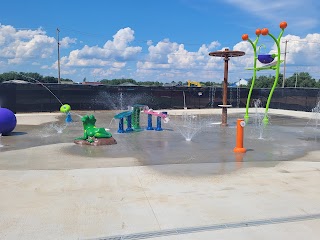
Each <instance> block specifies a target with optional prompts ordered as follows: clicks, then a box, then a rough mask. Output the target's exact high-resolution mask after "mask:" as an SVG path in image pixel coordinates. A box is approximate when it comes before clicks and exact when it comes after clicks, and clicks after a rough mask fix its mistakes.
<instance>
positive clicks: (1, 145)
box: [0, 133, 4, 147]
mask: <svg viewBox="0 0 320 240" xmlns="http://www.w3.org/2000/svg"><path fill="white" fill-rule="evenodd" d="M1 138H2V133H0V147H4V145H3V144H2V143H1Z"/></svg>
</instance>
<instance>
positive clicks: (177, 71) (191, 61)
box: [137, 39, 220, 80]
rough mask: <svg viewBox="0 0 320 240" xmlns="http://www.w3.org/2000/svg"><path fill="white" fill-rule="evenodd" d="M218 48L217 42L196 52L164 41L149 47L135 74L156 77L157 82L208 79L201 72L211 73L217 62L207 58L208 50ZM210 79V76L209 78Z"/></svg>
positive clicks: (181, 45) (167, 40)
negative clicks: (171, 79)
mask: <svg viewBox="0 0 320 240" xmlns="http://www.w3.org/2000/svg"><path fill="white" fill-rule="evenodd" d="M218 46H220V44H219V43H218V42H212V43H210V44H209V45H205V44H203V45H201V46H200V47H199V49H198V51H195V52H191V51H188V50H187V49H185V46H184V44H178V43H176V42H170V40H169V39H164V40H162V41H160V42H158V43H157V44H156V45H150V46H149V48H148V55H147V56H146V58H145V60H144V61H138V63H137V73H138V74H140V76H141V75H146V76H148V75H149V76H154V77H155V76H156V78H158V79H157V80H163V79H164V78H176V79H179V78H180V79H184V78H188V77H189V78H195V77H197V78H199V73H201V77H203V78H210V76H209V75H207V74H203V71H204V72H206V71H212V70H213V67H214V64H213V63H216V62H217V60H216V59H213V58H211V57H210V56H209V52H210V50H212V49H214V48H216V47H218ZM211 77H212V76H211Z"/></svg>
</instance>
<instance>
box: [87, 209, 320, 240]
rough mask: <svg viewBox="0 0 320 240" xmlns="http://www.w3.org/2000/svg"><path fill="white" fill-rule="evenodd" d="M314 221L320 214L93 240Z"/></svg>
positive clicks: (162, 235)
mask: <svg viewBox="0 0 320 240" xmlns="http://www.w3.org/2000/svg"><path fill="white" fill-rule="evenodd" d="M312 219H320V214H308V215H299V216H291V217H280V218H270V219H261V220H254V221H244V222H236V223H224V224H216V225H209V226H199V227H188V228H175V229H168V230H160V231H153V232H142V233H134V234H128V235H121V236H111V237H102V238H96V239H92V240H139V239H148V238H155V237H164V236H172V235H180V234H188V233H195V232H204V231H216V230H221V229H232V228H243V227H252V226H261V225H271V224H277V223H289V222H298V221H306V220H312Z"/></svg>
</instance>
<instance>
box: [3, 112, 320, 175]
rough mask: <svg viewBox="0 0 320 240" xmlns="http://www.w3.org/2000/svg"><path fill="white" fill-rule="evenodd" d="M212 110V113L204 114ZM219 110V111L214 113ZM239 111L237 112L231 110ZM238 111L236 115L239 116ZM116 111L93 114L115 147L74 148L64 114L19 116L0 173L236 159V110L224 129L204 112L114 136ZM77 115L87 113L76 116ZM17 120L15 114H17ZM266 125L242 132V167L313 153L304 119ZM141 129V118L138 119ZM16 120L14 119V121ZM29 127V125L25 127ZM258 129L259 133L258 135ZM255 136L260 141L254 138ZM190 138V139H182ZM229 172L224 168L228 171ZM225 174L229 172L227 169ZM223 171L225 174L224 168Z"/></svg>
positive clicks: (75, 130) (74, 128) (73, 132)
mask: <svg viewBox="0 0 320 240" xmlns="http://www.w3.org/2000/svg"><path fill="white" fill-rule="evenodd" d="M208 111H211V110H208ZM217 111H218V110H217ZM236 111H238V113H237V112H236ZM239 111H240V112H239ZM115 113H116V111H100V112H94V113H93V114H94V115H95V116H96V119H97V124H98V125H99V126H101V127H106V128H109V129H110V132H111V133H112V134H113V136H114V138H115V139H116V140H117V142H118V144H117V145H114V146H100V147H92V146H79V145H75V144H74V143H73V139H74V138H75V137H77V136H78V135H81V133H82V124H81V121H80V117H76V116H74V117H73V118H74V122H73V123H69V124H67V125H66V123H65V122H64V115H62V114H52V115H51V122H48V121H50V120H48V117H49V116H48V114H45V115H44V116H45V118H44V120H45V123H43V124H40V125H29V124H32V121H33V120H32V119H33V117H35V121H37V120H36V119H37V116H33V115H32V114H29V115H27V117H26V116H25V115H21V116H20V117H24V121H22V123H23V124H18V126H17V129H16V130H15V132H14V133H13V134H12V135H11V136H7V137H5V138H2V145H4V147H2V148H0V152H1V154H2V156H3V157H2V158H1V160H0V169H78V168H104V167H115V166H144V165H148V166H150V165H164V164H196V163H217V164H219V165H221V166H218V165H217V168H219V167H220V168H221V169H222V170H221V171H218V172H219V173H223V169H224V166H223V165H224V164H227V165H230V166H231V165H234V166H233V167H231V169H235V162H236V156H235V154H234V153H233V151H232V150H233V148H234V146H235V131H236V129H235V123H236V119H237V118H241V116H242V115H243V114H242V113H241V110H240V109H234V113H232V112H231V113H229V118H230V123H229V126H228V127H226V128H223V127H220V125H219V114H218V112H217V114H203V113H205V112H204V111H202V112H201V114H200V112H197V111H192V110H189V111H185V110H184V111H180V112H179V111H171V113H170V111H169V115H170V119H171V120H170V122H169V123H167V124H163V128H164V131H162V132H157V131H146V130H143V131H138V132H132V133H124V134H118V133H117V120H115V119H113V116H114V115H115ZM77 114H78V115H79V116H81V115H85V114H87V112H78V113H77ZM18 118H19V115H18ZM270 118H271V119H272V122H271V125H270V126H268V127H267V128H266V129H262V128H261V127H259V126H257V125H256V123H255V121H256V120H255V119H254V118H253V119H251V122H249V124H248V125H247V126H246V128H245V139H244V145H245V147H246V148H247V149H248V152H247V153H246V154H245V155H244V157H243V160H242V162H241V165H242V166H243V167H245V166H274V164H275V163H276V162H278V161H287V160H293V159H295V158H299V157H302V156H304V155H305V154H307V153H308V152H309V151H312V150H318V147H319V135H318V136H316V135H315V134H316V133H315V132H314V131H313V129H312V126H308V124H307V123H308V121H309V120H308V119H306V118H296V117H292V116H286V115H279V114H270ZM141 119H142V122H141V126H142V128H145V127H146V125H147V123H146V121H147V120H146V119H145V118H143V117H142V118H141ZM18 122H19V121H18ZM27 124H28V125H27ZM261 130H262V131H263V135H262V136H260V135H261V134H262V133H261ZM259 138H260V139H259ZM186 140H190V141H186ZM227 169H229V167H227ZM229 170H230V169H229ZM226 172H227V170H226Z"/></svg>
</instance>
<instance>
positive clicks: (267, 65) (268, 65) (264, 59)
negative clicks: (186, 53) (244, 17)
mask: <svg viewBox="0 0 320 240" xmlns="http://www.w3.org/2000/svg"><path fill="white" fill-rule="evenodd" d="M286 27H287V23H286V22H281V23H280V28H281V32H280V34H279V36H278V38H275V37H274V36H273V35H272V34H271V33H269V30H268V28H263V29H259V28H258V29H257V30H256V39H255V40H254V41H252V40H251V39H250V38H249V36H248V34H243V35H242V40H244V41H248V42H249V43H250V44H251V45H252V47H253V52H254V62H253V68H247V70H253V76H252V82H251V87H250V90H249V93H248V98H247V104H246V113H245V116H244V120H245V122H246V123H247V122H248V121H249V105H250V99H251V94H252V90H253V87H254V82H255V80H256V74H257V71H261V70H275V71H276V76H275V80H274V82H273V85H272V88H271V91H270V93H269V96H268V100H267V104H266V108H265V113H264V118H263V120H262V121H263V123H264V125H265V126H266V125H268V123H269V118H268V110H269V105H270V101H271V98H272V95H273V92H274V90H275V88H276V86H277V83H278V79H279V73H280V64H281V63H282V62H283V60H281V59H280V55H281V52H280V39H281V37H282V35H283V32H284V29H285V28H286ZM260 35H263V36H267V35H269V36H270V37H271V38H272V39H273V40H274V42H275V44H276V46H277V53H276V54H257V44H258V40H259V37H260ZM262 46H264V45H261V46H259V48H258V50H260V47H262ZM275 59H276V61H274V60H275ZM257 60H258V61H259V62H261V63H262V64H264V65H263V66H261V67H257Z"/></svg>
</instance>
